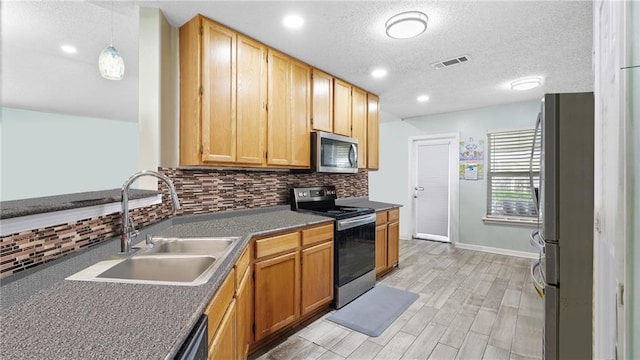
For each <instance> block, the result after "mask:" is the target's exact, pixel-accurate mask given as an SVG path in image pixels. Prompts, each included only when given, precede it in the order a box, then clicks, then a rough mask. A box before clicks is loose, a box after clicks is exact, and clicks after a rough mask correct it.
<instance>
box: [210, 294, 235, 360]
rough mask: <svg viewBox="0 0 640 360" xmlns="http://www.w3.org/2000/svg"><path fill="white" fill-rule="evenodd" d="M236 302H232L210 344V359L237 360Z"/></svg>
mask: <svg viewBox="0 0 640 360" xmlns="http://www.w3.org/2000/svg"><path fill="white" fill-rule="evenodd" d="M235 339H236V300H235V299H233V300H231V303H230V304H229V306H228V307H227V311H226V313H225V314H224V317H223V318H222V322H221V323H220V326H219V327H218V329H217V331H216V333H215V335H214V336H213V340H212V342H211V343H210V344H209V359H211V360H216V359H235V358H236V342H235Z"/></svg>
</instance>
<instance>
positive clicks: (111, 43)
mask: <svg viewBox="0 0 640 360" xmlns="http://www.w3.org/2000/svg"><path fill="white" fill-rule="evenodd" d="M109 45H111V46H113V0H111V41H110V43H109Z"/></svg>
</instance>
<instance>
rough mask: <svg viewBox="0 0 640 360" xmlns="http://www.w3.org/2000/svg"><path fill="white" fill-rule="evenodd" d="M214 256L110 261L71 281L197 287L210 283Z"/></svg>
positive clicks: (214, 261)
mask: <svg viewBox="0 0 640 360" xmlns="http://www.w3.org/2000/svg"><path fill="white" fill-rule="evenodd" d="M216 260H217V259H216V258H215V257H214V256H210V255H186V254H183V255H172V254H162V255H144V256H134V257H131V258H127V259H118V260H106V261H101V262H99V263H97V264H95V265H93V266H90V267H88V268H86V269H84V270H82V271H80V272H78V273H76V274H74V275H72V276H70V277H68V278H67V280H81V281H97V282H119V283H132V284H156V285H183V286H197V285H202V284H204V283H206V282H207V281H208V280H209V279H210V278H211V275H213V273H214V271H215V270H216V268H217V265H218V263H219V262H217V261H216Z"/></svg>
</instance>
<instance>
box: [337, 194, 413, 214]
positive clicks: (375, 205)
mask: <svg viewBox="0 0 640 360" xmlns="http://www.w3.org/2000/svg"><path fill="white" fill-rule="evenodd" d="M336 204H338V205H346V206H359V207H369V208H372V209H374V210H375V211H376V212H378V211H385V210H391V209H393V208H400V207H402V205H398V204H391V203H383V202H379V201H372V200H369V198H368V197H358V198H347V199H337V200H336Z"/></svg>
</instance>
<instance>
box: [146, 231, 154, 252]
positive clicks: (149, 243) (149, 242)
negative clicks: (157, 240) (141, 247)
mask: <svg viewBox="0 0 640 360" xmlns="http://www.w3.org/2000/svg"><path fill="white" fill-rule="evenodd" d="M145 242H146V243H147V247H148V248H149V249H153V246H154V245H155V244H154V243H153V235H151V234H147V240H146V241H145Z"/></svg>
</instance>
